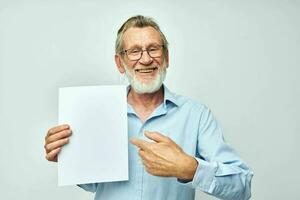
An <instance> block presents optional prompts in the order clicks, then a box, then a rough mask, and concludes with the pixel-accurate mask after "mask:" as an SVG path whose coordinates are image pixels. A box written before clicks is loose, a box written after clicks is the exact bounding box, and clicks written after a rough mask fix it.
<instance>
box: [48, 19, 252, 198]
mask: <svg viewBox="0 0 300 200" xmlns="http://www.w3.org/2000/svg"><path fill="white" fill-rule="evenodd" d="M115 62H116V65H117V67H118V70H119V71H120V73H125V74H126V76H127V78H128V80H129V83H130V86H129V87H128V93H127V94H128V95H127V101H128V113H127V115H128V134H129V136H130V140H131V143H132V145H130V146H129V170H130V171H129V181H121V182H109V183H91V184H84V185H79V186H80V187H82V188H83V189H85V190H87V191H91V192H95V193H96V194H95V199H96V200H98V199H103V200H122V199H124V200H125V199H126V200H141V199H143V200H153V199H155V200H192V199H194V196H195V189H199V190H201V191H203V192H205V193H208V194H211V195H213V196H215V197H217V198H220V199H227V200H246V199H249V198H250V196H251V178H252V175H253V173H252V172H251V171H250V170H249V168H248V167H247V166H246V165H245V164H244V163H243V162H242V161H241V159H240V158H239V157H238V156H237V154H236V153H235V151H234V150H233V149H232V148H231V147H230V146H229V145H228V144H226V143H225V142H224V139H223V135H222V131H221V129H220V127H219V125H218V123H217V122H216V120H215V118H214V117H213V115H212V113H211V112H210V110H209V109H208V108H207V107H206V106H205V105H202V104H200V103H197V102H195V101H193V100H191V99H189V98H186V97H183V96H180V95H176V94H174V93H172V92H170V91H169V90H168V89H167V87H166V86H165V85H163V81H164V79H165V76H166V70H167V68H168V64H169V55H168V42H167V39H166V37H165V36H164V34H163V33H162V32H161V30H160V28H159V26H158V25H157V24H156V23H155V22H154V21H153V20H152V19H151V18H148V17H144V16H134V17H131V18H130V19H128V20H127V21H126V22H125V23H124V24H123V25H122V27H121V28H120V29H119V31H118V35H117V40H116V55H115ZM71 133H72V131H71V127H69V125H60V126H56V127H53V128H51V129H49V131H48V133H47V136H46V139H45V150H46V158H47V159H48V160H49V161H57V155H58V153H59V152H60V150H61V148H63V146H64V145H65V144H67V143H68V142H69V139H71V137H70V136H71Z"/></svg>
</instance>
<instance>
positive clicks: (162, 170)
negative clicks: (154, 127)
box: [131, 131, 198, 180]
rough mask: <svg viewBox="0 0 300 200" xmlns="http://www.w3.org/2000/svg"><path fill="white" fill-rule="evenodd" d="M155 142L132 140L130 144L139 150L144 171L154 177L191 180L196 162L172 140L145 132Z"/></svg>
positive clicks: (158, 134) (155, 133)
mask: <svg viewBox="0 0 300 200" xmlns="http://www.w3.org/2000/svg"><path fill="white" fill-rule="evenodd" d="M145 136H146V137H148V138H149V139H151V140H153V141H155V142H147V141H144V140H140V139H137V138H132V139H131V143H132V144H134V145H135V146H137V147H138V148H139V155H140V157H141V158H142V161H143V164H144V166H145V168H146V171H147V172H148V173H150V174H152V175H155V176H165V177H177V178H179V179H182V180H192V179H193V177H194V174H195V171H196V168H197V166H198V162H197V161H196V160H195V159H194V158H193V157H191V156H189V155H187V154H186V153H185V152H184V151H183V150H182V149H181V148H180V147H179V146H178V145H177V144H176V143H175V142H174V141H173V140H171V139H170V138H168V137H166V136H164V135H162V134H160V133H158V132H149V131H146V132H145Z"/></svg>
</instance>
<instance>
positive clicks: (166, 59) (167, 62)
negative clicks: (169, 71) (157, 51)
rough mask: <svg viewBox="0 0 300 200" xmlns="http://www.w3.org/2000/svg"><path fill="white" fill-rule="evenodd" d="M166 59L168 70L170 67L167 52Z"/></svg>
mask: <svg viewBox="0 0 300 200" xmlns="http://www.w3.org/2000/svg"><path fill="white" fill-rule="evenodd" d="M165 59H166V63H167V68H168V67H169V51H167V53H166V57H165Z"/></svg>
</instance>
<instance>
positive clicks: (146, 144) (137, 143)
mask: <svg viewBox="0 0 300 200" xmlns="http://www.w3.org/2000/svg"><path fill="white" fill-rule="evenodd" d="M130 142H131V143H132V144H134V145H135V146H137V147H138V148H140V149H142V150H149V146H150V145H151V142H147V141H144V140H140V139H137V138H131V139H130Z"/></svg>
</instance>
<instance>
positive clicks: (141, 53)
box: [119, 44, 165, 61]
mask: <svg viewBox="0 0 300 200" xmlns="http://www.w3.org/2000/svg"><path fill="white" fill-rule="evenodd" d="M156 46H159V47H160V48H161V49H162V53H161V54H160V55H159V56H151V55H150V53H149V51H150V48H151V47H150V48H148V49H142V48H141V49H140V57H139V58H138V59H130V58H129V55H128V53H127V52H128V51H130V50H133V49H135V48H130V49H125V50H123V51H120V53H119V54H121V55H124V54H125V55H126V56H127V58H128V60H131V61H138V60H140V59H141V58H142V56H143V53H144V51H146V52H147V54H148V56H150V57H151V58H159V57H161V56H162V55H163V54H164V51H165V45H163V44H159V45H156ZM159 50H160V49H159Z"/></svg>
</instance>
